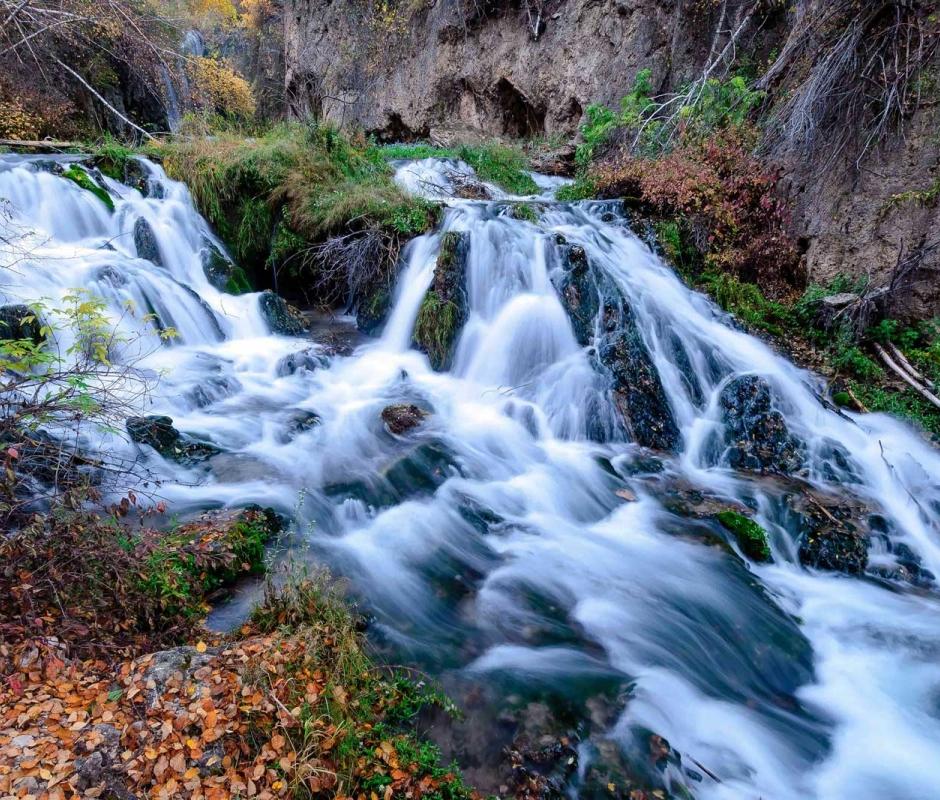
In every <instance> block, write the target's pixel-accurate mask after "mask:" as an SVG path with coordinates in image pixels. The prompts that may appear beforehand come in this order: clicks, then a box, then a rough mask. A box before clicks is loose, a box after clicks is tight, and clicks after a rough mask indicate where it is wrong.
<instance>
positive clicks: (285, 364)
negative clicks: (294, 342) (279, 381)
mask: <svg viewBox="0 0 940 800" xmlns="http://www.w3.org/2000/svg"><path fill="white" fill-rule="evenodd" d="M329 363H330V360H329V358H327V357H326V356H325V355H323V354H322V353H320V352H318V350H317V348H315V347H305V348H304V349H303V350H298V351H297V352H296V353H289V354H288V355H286V356H284V357H283V358H282V359H281V360H280V361H278V362H277V367H276V368H275V371H276V372H277V374H278V377H281V378H283V377H286V376H287V375H294V374H295V373H297V372H300V371H301V370H304V371H306V372H313V371H314V370H317V369H323V368H324V367H326V366H328V365H329Z"/></svg>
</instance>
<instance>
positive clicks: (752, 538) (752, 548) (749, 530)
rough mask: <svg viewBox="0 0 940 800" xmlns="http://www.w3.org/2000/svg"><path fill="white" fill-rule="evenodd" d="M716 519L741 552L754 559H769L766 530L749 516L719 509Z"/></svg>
mask: <svg viewBox="0 0 940 800" xmlns="http://www.w3.org/2000/svg"><path fill="white" fill-rule="evenodd" d="M717 518H718V521H719V522H720V523H721V524H722V525H723V526H724V527H725V529H727V530H728V531H729V532H730V533H731V534H732V535H733V536H734V538H735V540H736V541H737V543H738V547H740V548H741V552H743V553H744V555H746V556H747V557H748V558H750V559H752V560H754V561H770V560H771V553H770V545H769V544H768V542H767V531H765V530H764V529H763V528H762V527H761V526H760V525H758V524H757V523H756V522H754V520H752V519H750V518H749V517H745V516H744V514H739V513H738V512H737V511H721V512H719V513H718V515H717Z"/></svg>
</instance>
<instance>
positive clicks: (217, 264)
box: [201, 239, 251, 294]
mask: <svg viewBox="0 0 940 800" xmlns="http://www.w3.org/2000/svg"><path fill="white" fill-rule="evenodd" d="M201 255H202V271H203V272H204V273H205V275H206V279H207V280H208V281H209V283H211V284H212V285H213V286H214V287H215V288H216V289H218V290H219V291H220V292H229V293H230V294H244V293H245V292H250V291H251V284H250V283H249V282H248V276H247V275H245V271H244V270H243V269H242V268H241V267H239V266H237V265H236V264H235V263H234V262H233V261H232V260H231V259H230V258H229V257H228V256H227V255H225V253H223V252H222V250H221V249H219V247H218V246H216V244H215V243H213V242H212V241H210V240H209V239H203V242H202V250H201Z"/></svg>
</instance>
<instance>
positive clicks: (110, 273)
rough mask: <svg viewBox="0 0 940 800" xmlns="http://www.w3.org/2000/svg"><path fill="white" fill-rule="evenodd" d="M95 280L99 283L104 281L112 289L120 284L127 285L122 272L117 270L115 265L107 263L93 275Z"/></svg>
mask: <svg viewBox="0 0 940 800" xmlns="http://www.w3.org/2000/svg"><path fill="white" fill-rule="evenodd" d="M95 280H96V281H99V282H101V283H106V284H108V286H110V287H111V288H112V289H117V288H119V287H121V286H126V285H127V278H126V277H124V274H123V273H122V272H120V271H119V270H118V268H117V267H114V266H112V265H110V264H107V265H105V266H103V267H101V269H99V270H98V272H97V273H96V275H95Z"/></svg>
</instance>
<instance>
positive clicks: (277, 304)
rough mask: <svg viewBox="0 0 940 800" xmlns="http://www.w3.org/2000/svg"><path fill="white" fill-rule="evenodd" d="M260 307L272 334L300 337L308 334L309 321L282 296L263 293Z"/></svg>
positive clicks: (259, 300) (267, 292)
mask: <svg viewBox="0 0 940 800" xmlns="http://www.w3.org/2000/svg"><path fill="white" fill-rule="evenodd" d="M258 306H259V308H260V309H261V315H262V316H263V317H264V319H265V321H266V322H267V323H268V327H269V328H270V329H271V332H272V333H278V334H281V335H282V336H300V335H301V334H303V333H306V332H307V321H306V320H305V319H304V316H303V314H301V313H300V311H299V310H298V309H296V308H294V306H292V305H290V304H289V303H288V302H287V301H286V300H285V299H284V298H283V297H281V296H280V295H276V294H275V293H274V292H271V291H266V292H262V293H261V296H260V297H259V298H258Z"/></svg>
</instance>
